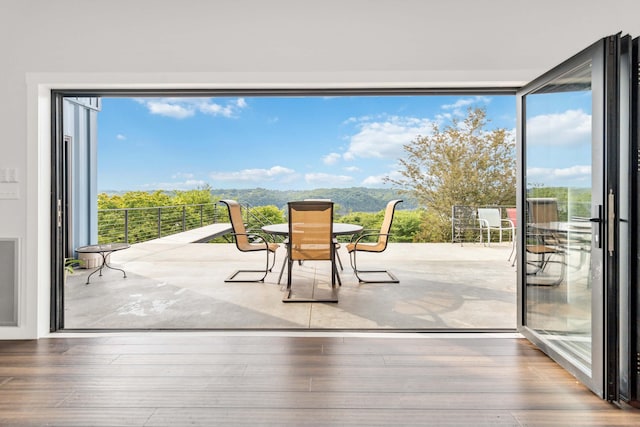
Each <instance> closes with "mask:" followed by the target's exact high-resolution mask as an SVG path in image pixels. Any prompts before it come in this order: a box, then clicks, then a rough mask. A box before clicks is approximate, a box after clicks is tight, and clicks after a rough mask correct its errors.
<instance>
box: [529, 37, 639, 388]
mask: <svg viewBox="0 0 640 427" xmlns="http://www.w3.org/2000/svg"><path fill="white" fill-rule="evenodd" d="M628 44H629V40H628V38H621V37H619V36H613V37H609V38H606V39H603V40H601V41H599V42H598V43H596V44H594V45H592V46H591V47H589V48H587V49H585V50H584V51H582V52H581V53H579V54H578V55H576V56H574V57H573V58H571V59H569V60H568V61H566V62H565V63H563V64H562V65H560V66H558V67H556V68H554V69H553V70H551V71H549V72H548V73H546V74H544V75H543V76H541V77H540V78H538V79H536V80H535V81H533V82H531V83H530V84H528V85H527V86H526V87H524V88H523V89H522V90H520V91H519V93H518V109H519V117H518V121H519V129H518V130H519V132H518V133H519V135H518V140H519V147H520V150H519V165H520V174H521V175H520V181H519V200H518V205H519V207H520V209H519V212H520V215H521V216H520V221H519V223H520V224H523V227H522V232H521V233H520V240H519V242H518V243H519V249H520V253H521V257H520V260H519V262H520V266H519V267H520V268H519V271H520V275H519V295H518V302H519V311H518V313H519V319H518V321H519V329H520V331H521V332H522V333H523V334H524V335H525V336H526V337H527V338H528V339H530V340H531V341H532V342H534V343H535V344H536V345H538V346H539V347H540V348H541V349H542V350H543V351H545V352H546V353H547V354H549V355H550V356H551V357H552V358H554V359H555V360H556V361H558V363H560V364H561V365H563V366H564V367H565V368H566V369H567V370H569V371H570V372H571V373H572V374H574V375H575V376H576V377H578V378H579V379H580V380H581V381H582V382H583V383H585V384H586V385H587V386H588V387H589V388H591V389H592V390H593V391H594V392H595V393H597V394H598V395H600V396H602V397H604V398H608V399H617V390H618V388H617V386H615V387H611V388H610V389H609V388H607V387H606V386H605V384H607V383H609V384H611V380H613V381H614V383H617V378H618V376H619V374H618V371H617V368H618V367H619V355H618V354H617V345H616V341H615V340H616V339H617V337H618V330H617V329H618V325H617V323H616V322H617V319H618V314H619V310H618V308H619V304H618V302H619V301H618V298H619V289H620V286H621V282H620V276H619V272H620V271H622V270H626V268H628V263H626V262H620V261H621V259H620V258H619V253H623V254H627V253H628V252H627V250H626V248H627V246H628V242H626V241H625V239H622V240H621V239H620V237H623V236H620V235H619V227H620V224H621V222H622V223H626V221H627V220H628V218H629V216H628V207H627V204H620V202H619V200H628V198H629V190H628V186H625V185H621V180H620V179H618V177H619V176H620V164H621V162H622V163H624V164H628V161H629V158H628V145H626V148H625V141H628V139H627V138H626V136H625V135H628V126H627V127H626V129H624V126H621V122H620V120H621V119H620V117H621V114H620V110H621V107H623V106H625V105H628V103H629V101H628V99H629V98H628V89H627V90H626V93H625V94H623V93H622V92H623V91H621V88H624V87H625V85H624V84H622V82H621V80H622V79H621V77H625V76H626V73H628V69H629V67H628V61H626V62H625V60H624V58H625V55H624V52H625V51H626V46H627V45H628ZM621 191H622V192H624V194H621ZM620 207H622V208H623V210H622V211H621V209H620ZM624 277H626V276H623V278H624ZM622 285H623V287H626V285H625V284H622Z"/></svg>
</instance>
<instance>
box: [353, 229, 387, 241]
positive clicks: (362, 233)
mask: <svg viewBox="0 0 640 427" xmlns="http://www.w3.org/2000/svg"><path fill="white" fill-rule="evenodd" d="M376 233H380V230H376V229H372V228H369V229H363V230H360V231H359V232H358V233H354V234H352V235H351V239H349V243H353V242H354V241H355V240H357V239H358V238H359V237H361V236H362V237H364V236H365V235H366V236H371V235H375V234H376Z"/></svg>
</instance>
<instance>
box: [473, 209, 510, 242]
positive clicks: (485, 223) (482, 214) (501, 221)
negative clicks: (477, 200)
mask: <svg viewBox="0 0 640 427" xmlns="http://www.w3.org/2000/svg"><path fill="white" fill-rule="evenodd" d="M478 221H479V222H480V233H482V231H483V230H484V229H486V230H487V244H488V245H490V244H491V230H497V231H498V232H499V236H500V237H499V242H502V232H503V231H505V230H509V231H510V232H511V238H512V239H513V234H514V231H515V226H514V224H513V222H511V220H510V219H508V218H502V217H501V215H500V209H498V208H478Z"/></svg>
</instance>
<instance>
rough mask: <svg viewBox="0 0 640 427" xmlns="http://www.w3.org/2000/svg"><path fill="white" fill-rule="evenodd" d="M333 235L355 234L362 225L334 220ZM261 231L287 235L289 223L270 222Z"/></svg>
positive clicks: (359, 230)
mask: <svg viewBox="0 0 640 427" xmlns="http://www.w3.org/2000/svg"><path fill="white" fill-rule="evenodd" d="M332 228H333V230H332V233H333V237H336V236H341V235H351V234H357V233H359V232H361V231H362V226H361V225H358V224H346V223H342V222H334V223H333V227H332ZM262 231H264V232H265V233H267V234H273V235H277V236H288V235H289V223H287V222H285V223H282V224H270V225H265V226H263V227H262Z"/></svg>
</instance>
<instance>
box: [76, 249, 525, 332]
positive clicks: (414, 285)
mask: <svg viewBox="0 0 640 427" xmlns="http://www.w3.org/2000/svg"><path fill="white" fill-rule="evenodd" d="M510 252H511V244H510V243H501V244H498V243H492V244H491V245H490V246H484V245H481V244H465V245H463V246H461V245H459V244H452V243H392V244H390V245H389V247H388V249H387V251H385V252H384V253H382V254H367V255H368V256H367V255H364V256H362V259H360V258H359V264H360V262H361V263H362V266H363V267H366V266H370V267H373V268H380V267H384V268H389V269H390V270H392V271H393V272H394V274H395V275H397V276H398V278H399V279H400V283H399V284H375V283H372V284H359V283H358V281H357V279H356V277H355V275H354V274H353V271H352V269H351V267H350V266H349V261H348V255H347V253H346V251H344V249H341V250H340V252H339V253H340V256H341V258H342V261H343V264H344V271H341V272H340V275H341V278H342V283H343V285H342V287H341V288H340V289H339V302H338V303H337V304H328V303H325V304H321V303H303V304H283V303H282V297H283V294H284V293H283V291H282V289H283V288H282V285H278V284H277V280H278V275H279V272H280V268H281V266H282V261H283V260H284V257H285V255H286V253H285V250H284V248H283V247H281V248H280V249H278V252H277V254H276V258H277V259H276V265H275V267H274V269H273V272H271V273H269V275H268V276H267V278H266V279H265V282H264V283H225V282H224V279H225V278H226V277H227V276H228V275H229V274H230V273H231V272H232V271H234V270H236V269H239V268H242V269H244V268H249V269H251V268H260V266H262V265H263V264H264V253H258V254H251V253H240V252H239V251H238V250H237V249H236V248H235V245H233V244H206V243H188V244H171V243H158V242H154V241H149V242H145V243H139V244H135V245H132V247H131V248H130V249H127V250H124V251H121V252H117V253H114V254H112V255H111V261H110V262H111V263H112V264H113V265H114V266H117V267H120V268H123V269H125V270H126V272H127V278H123V277H122V273H121V272H119V271H114V270H106V271H105V272H104V274H103V276H99V275H98V274H95V275H93V277H92V278H91V282H90V284H89V285H86V284H85V282H86V278H87V276H88V275H89V274H90V273H91V272H92V271H93V269H79V270H76V272H75V273H74V274H72V275H70V276H68V278H67V283H66V285H65V328H67V329H93V328H96V329H147V328H151V329H194V328H195V329H400V330H407V329H449V328H451V329H453V328H456V329H467V328H472V329H505V328H506V329H513V328H515V326H516V269H515V267H512V266H511V262H509V261H508V259H507V258H508V257H509V254H510ZM329 278H330V275H329V263H325V262H315V263H314V262H305V263H304V264H303V265H302V266H296V268H294V274H293V280H294V286H295V287H298V288H300V287H303V286H311V285H316V286H318V288H319V289H321V290H322V289H323V288H324V289H327V290H328V289H329V286H330V284H329ZM282 283H283V284H284V283H286V272H285V277H283V280H282Z"/></svg>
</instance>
